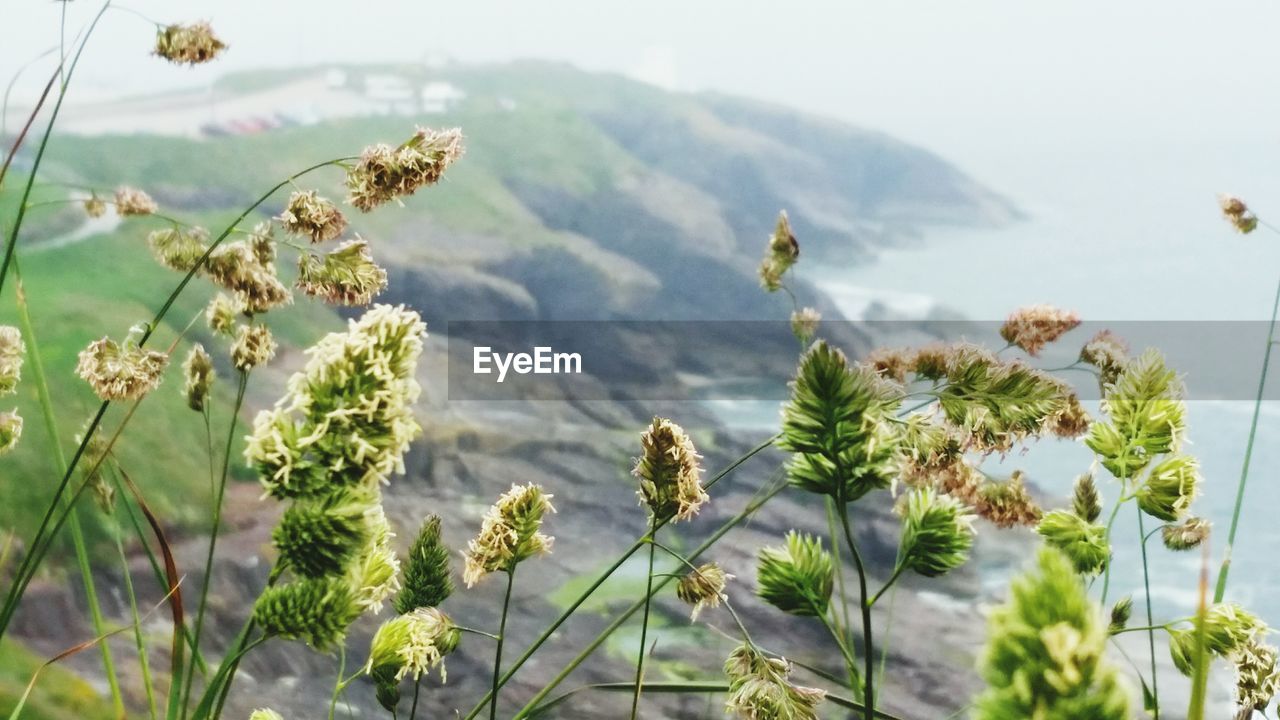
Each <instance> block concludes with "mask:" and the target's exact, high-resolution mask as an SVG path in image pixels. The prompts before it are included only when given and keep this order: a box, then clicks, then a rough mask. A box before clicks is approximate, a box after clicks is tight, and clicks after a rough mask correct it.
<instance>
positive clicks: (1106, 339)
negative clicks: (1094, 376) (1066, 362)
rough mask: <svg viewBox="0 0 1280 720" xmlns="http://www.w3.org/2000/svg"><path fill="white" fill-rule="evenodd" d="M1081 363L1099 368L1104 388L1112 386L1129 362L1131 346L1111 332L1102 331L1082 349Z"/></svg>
mask: <svg viewBox="0 0 1280 720" xmlns="http://www.w3.org/2000/svg"><path fill="white" fill-rule="evenodd" d="M1080 362H1083V363H1087V364H1089V365H1092V366H1094V367H1096V368H1098V375H1099V379H1101V380H1102V384H1103V386H1104V387H1106V386H1109V385H1112V384H1113V383H1115V381H1116V379H1117V378H1119V377H1120V373H1121V372H1122V371H1124V366H1125V365H1126V364H1128V362H1129V345H1128V343H1126V342H1125V341H1124V340H1121V339H1120V337H1119V336H1118V335H1116V334H1115V333H1113V332H1111V331H1110V330H1100V331H1099V332H1098V334H1096V335H1094V336H1093V337H1092V338H1090V339H1089V342H1087V343H1085V344H1084V347H1083V348H1081V349H1080Z"/></svg>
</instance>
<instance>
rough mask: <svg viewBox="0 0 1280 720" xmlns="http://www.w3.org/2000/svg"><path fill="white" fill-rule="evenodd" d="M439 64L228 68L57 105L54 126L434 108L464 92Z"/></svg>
mask: <svg viewBox="0 0 1280 720" xmlns="http://www.w3.org/2000/svg"><path fill="white" fill-rule="evenodd" d="M440 67H441V64H440V63H430V62H429V63H426V64H425V65H424V66H423V67H421V68H419V67H413V68H408V69H406V70H405V71H402V72H397V71H395V70H387V69H378V70H367V71H365V70H361V71H355V70H347V69H344V68H337V67H335V68H329V69H318V70H306V71H292V72H286V73H265V74H263V75H261V76H259V75H253V74H248V75H242V76H232V77H230V78H228V79H226V80H225V81H223V82H220V83H218V84H216V85H214V86H213V87H210V88H208V89H201V90H187V91H178V92H174V93H168V94H163V95H156V96H149V97H136V98H122V99H119V100H109V101H103V102H95V103H90V104H83V105H78V106H75V107H73V108H68V110H67V111H66V112H64V114H63V119H62V121H61V122H60V126H61V129H62V130H63V131H65V132H71V133H74V134H77V135H121V134H126V135H127V134H152V135H177V136H183V137H220V136H227V135H251V134H255V133H260V132H265V131H267V130H272V129H276V128H281V127H292V126H299V125H312V124H315V123H319V122H324V121H326V120H334V119H340V118H351V117H370V116H378V115H438V114H442V113H447V112H449V111H451V110H453V109H455V108H456V107H458V106H459V105H460V104H461V103H463V102H465V101H466V99H467V93H466V91H464V90H463V89H462V88H460V87H458V86H457V85H455V84H454V83H453V82H451V81H449V80H448V79H445V78H442V77H441V76H440ZM509 105H510V103H504V105H503V107H508V106H509ZM508 109H510V108H509V107H508Z"/></svg>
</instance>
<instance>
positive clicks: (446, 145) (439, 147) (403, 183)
mask: <svg viewBox="0 0 1280 720" xmlns="http://www.w3.org/2000/svg"><path fill="white" fill-rule="evenodd" d="M461 156H462V131H461V130H459V129H458V128H453V129H451V130H439V131H437V130H429V129H427V128H418V131H417V132H416V133H415V134H414V136H413V137H412V138H410V139H409V140H408V141H407V142H405V143H404V144H403V145H401V146H400V147H396V148H393V147H391V146H389V145H382V144H379V145H373V146H371V147H368V148H365V151H364V153H363V154H362V155H361V156H360V162H359V163H357V164H356V166H355V167H354V168H351V169H350V170H348V171H347V190H348V191H349V193H350V196H349V200H350V202H351V204H352V205H354V206H356V207H357V208H359V209H360V210H361V211H363V212H369V211H370V210H372V209H374V208H376V207H378V206H379V205H382V204H383V203H386V202H388V201H389V200H393V199H396V198H400V197H405V196H408V195H412V194H414V193H415V192H416V191H417V190H418V189H419V188H421V187H423V186H426V185H434V184H435V183H436V182H438V181H439V180H440V178H441V177H442V176H443V175H444V172H445V170H447V169H448V168H449V166H450V165H452V164H453V163H454V161H455V160H457V159H458V158H459V157H461Z"/></svg>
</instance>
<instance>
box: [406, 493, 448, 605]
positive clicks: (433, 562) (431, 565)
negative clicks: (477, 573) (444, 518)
mask: <svg viewBox="0 0 1280 720" xmlns="http://www.w3.org/2000/svg"><path fill="white" fill-rule="evenodd" d="M450 555H451V553H450V552H449V548H448V547H446V546H445V544H444V540H443V538H441V537H440V516H439V515H431V516H428V517H427V519H426V520H424V521H423V523H422V528H421V529H420V530H419V531H418V537H417V538H415V539H414V541H413V544H412V545H410V546H409V559H408V561H407V562H406V564H405V568H404V581H403V583H402V586H401V588H400V594H399V595H397V596H396V599H395V609H396V612H398V613H400V614H404V613H407V612H409V611H411V610H416V609H418V608H422V607H438V606H439V605H441V604H442V603H444V601H445V600H446V599H448V597H449V596H450V595H452V594H453V579H452V577H451V575H452V568H451V567H450V562H449V557H450Z"/></svg>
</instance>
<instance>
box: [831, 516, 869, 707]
mask: <svg viewBox="0 0 1280 720" xmlns="http://www.w3.org/2000/svg"><path fill="white" fill-rule="evenodd" d="M837 500H839V501H840V502H838V503H837V504H838V505H839V506H840V508H839V509H840V524H841V525H842V526H843V527H844V539H845V542H846V543H848V545H849V553H850V554H851V555H852V556H853V565H854V568H855V569H856V570H857V571H858V592H859V609H861V610H862V655H863V661H864V663H865V667H864V668H863V682H864V683H865V684H866V688H865V691H864V692H863V694H862V697H863V699H864V701H865V703H866V712H865V713H864V716H865V717H866V720H872V717H873V716H874V715H875V709H876V692H875V678H874V673H875V652H874V648H875V644H874V642H873V640H872V635H871V633H872V629H871V601H870V599H869V598H868V597H867V569H866V567H865V566H864V565H863V563H862V554H861V553H859V552H858V543H857V542H856V541H855V540H854V539H853V529H852V528H851V527H850V526H849V506H848V504H847V503H844V502H843V498H837Z"/></svg>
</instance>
